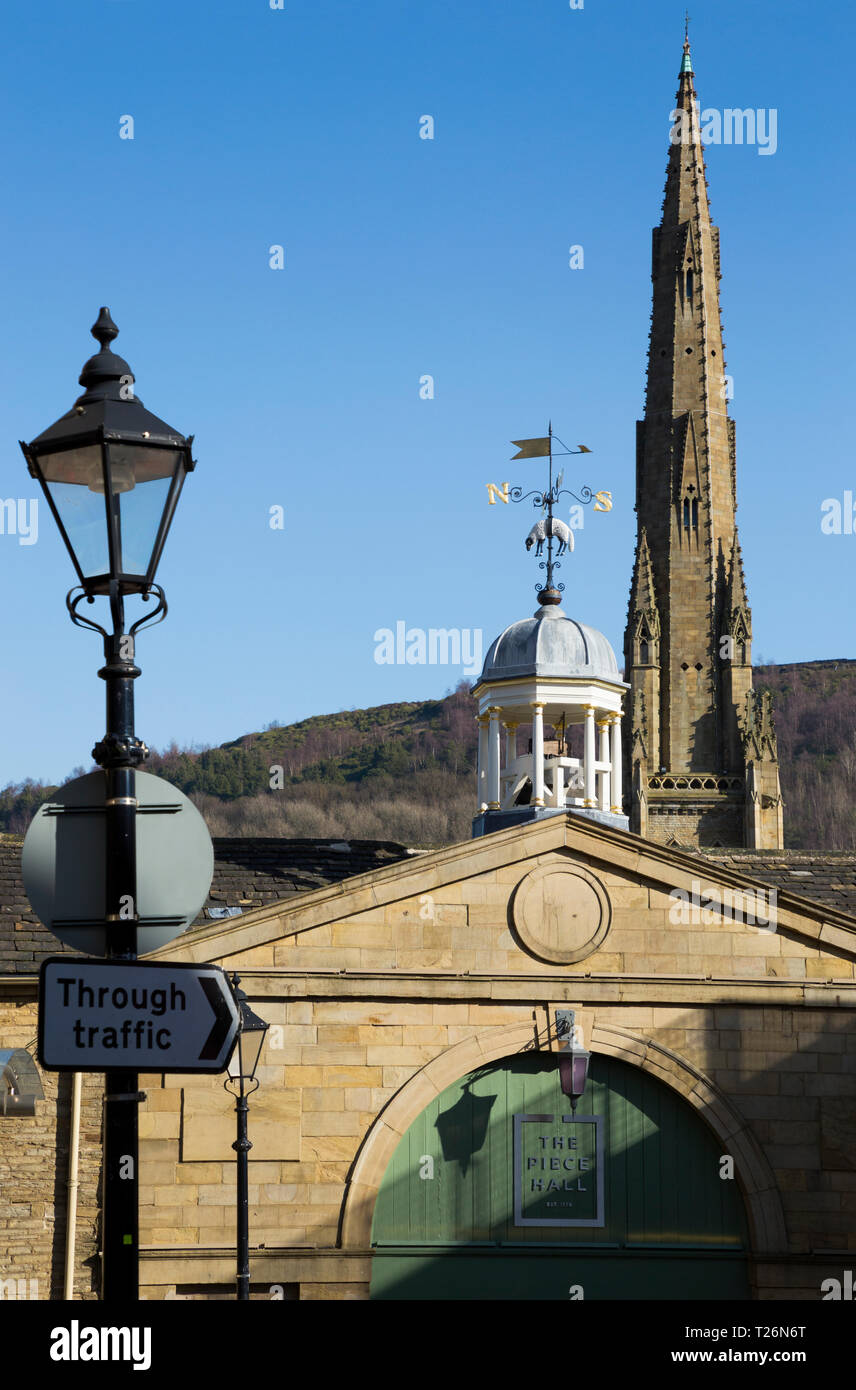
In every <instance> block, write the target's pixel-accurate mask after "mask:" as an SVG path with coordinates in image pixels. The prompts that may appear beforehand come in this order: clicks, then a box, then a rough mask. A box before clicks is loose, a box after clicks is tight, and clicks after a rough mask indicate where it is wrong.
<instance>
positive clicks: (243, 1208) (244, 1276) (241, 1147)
mask: <svg viewBox="0 0 856 1390" xmlns="http://www.w3.org/2000/svg"><path fill="white" fill-rule="evenodd" d="M249 1108H250V1107H249V1105H248V1103H247V1096H246V1093H245V1091H244V1088H243V1086H242V1087H241V1091H240V1094H239V1095H238V1096H237V1097H236V1099H235V1111H236V1114H237V1116H238V1137H237V1139H236V1140H235V1142H234V1144H233V1145H232V1148H233V1149H234V1150H235V1152H236V1154H237V1155H238V1162H237V1167H238V1194H237V1195H238V1211H237V1215H238V1229H237V1252H238V1273H237V1281H236V1283H237V1287H236V1295H235V1296H236V1298H237V1299H238V1301H239V1302H245V1301H248V1300H249V1297H250V1204H249V1166H250V1164H249V1152H250V1149H251V1148H252V1147H253V1146H252V1144H251V1143H250V1140H249V1139H248V1138H247V1112H248V1110H249Z"/></svg>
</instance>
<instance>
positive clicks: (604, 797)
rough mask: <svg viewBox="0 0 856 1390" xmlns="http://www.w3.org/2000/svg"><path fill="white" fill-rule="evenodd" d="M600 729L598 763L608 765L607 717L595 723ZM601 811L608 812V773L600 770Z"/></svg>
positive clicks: (599, 799) (604, 769)
mask: <svg viewBox="0 0 856 1390" xmlns="http://www.w3.org/2000/svg"><path fill="white" fill-rule="evenodd" d="M597 727H598V728H599V729H600V757H599V758H598V762H600V763H606V764H607V767H608V765H609V716H608V715H606V716H605V717H604V718H603V719H599V720H598V721H597ZM598 801H599V804H600V809H601V811H608V810H609V805H610V802H609V772H608V771H607V769H606V768H602V769H601V772H600V796H599V798H598Z"/></svg>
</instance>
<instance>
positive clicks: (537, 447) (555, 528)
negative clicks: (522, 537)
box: [486, 421, 612, 590]
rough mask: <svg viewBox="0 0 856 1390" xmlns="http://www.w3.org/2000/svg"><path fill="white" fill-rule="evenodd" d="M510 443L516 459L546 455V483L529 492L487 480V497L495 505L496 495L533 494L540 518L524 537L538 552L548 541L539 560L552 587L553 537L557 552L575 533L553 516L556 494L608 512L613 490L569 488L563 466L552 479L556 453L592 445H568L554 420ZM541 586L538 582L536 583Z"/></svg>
mask: <svg viewBox="0 0 856 1390" xmlns="http://www.w3.org/2000/svg"><path fill="white" fill-rule="evenodd" d="M554 441H555V442H556V443H557V444H559V445H560V446H561V448H560V450H558V451H556V450H554V447H553V443H554ZM511 442H512V444H514V445H515V446H516V448H517V453H516V454H514V455H513V460H512V461H514V460H516V459H532V458H546V459H549V478H548V484H547V487H546V488H544V489H542V490H540V491H539V490H538V489H535V490H533V491H531V492H526V493H524V491H523V488H522V487H512V486H511V484H510V483H507V482H505V483H503V484H502V486H501V487H499V486H497V484H496V483H487V484H486V486H487V500H488V502H489V504H490V505H491V506H494V505H495V503H496V500H497V498H499V500H500V501H501V502H505V503H508V502H523V501H525V500H526V499H527V498H529V497H531V498H532V505H533V506H534V507H540V509H541V520H540V521H538V522H536V523H535V525H534V526H533V528H532V530H531V531H530V533H529V535H528V536H527V538H526V549H527V550H531V549H532V546H533V545H535V546H536V550H535V554H536V556H540V555H541V553H542V550H543V546H544V541H545V540H546V542H547V559H546V560H542V561H541V568H542V569H546V571H547V585H546V587H547V588H548V589H552V588H553V570H554V569H558V568H559V561H558V559H554V558H553V541H554V540H556V541H558V546H559V548H558V552H557V553H558V555H561V554H562V553H563V552H564V551H565V550H569V551H570V550H573V548H574V537H573V533H572V531H571V528H570V527H569V526H568V525H567V524H566V523H565V522H564V521H561V520H560V519H559V518H558V517H555V518H554V516H553V508H554V507H555V506H557V505H558V502H559V498H560V497H562V496H568V497H572V498H573V499H574V502H575V503H576V504H577V506H584V505H586V504H587V503H589V502H592V501H593V502H594V510H595V511H596V512H609V511H611V510H612V493H611V492H607V491H605V490H601V491H600V492H593V491H592V489H591V488H590V487H587V486H586V487H582V488H580V491H579V493H576V492H572V491H571V490H570V488H563V487H562V483H563V482H564V478H565V473H564V469H563V470H562V471H561V472H560V473H559V476H558V477H557V479H556V481H555V483H554V482H553V457H554V453H558V457H560V458H561V457H564V456H567V455H571V454H590V453H591V449H589V448H588V446H587V445H586V444H579V445H578V446H577V448H576V449H569V448H568V446H567V444H565V443H564V442H563V441H562V440H561V439H559V437H558V435H556V434H554V433H553V423H552V421H550V422H549V424H548V426H547V433H546V435H542V436H539V437H538V438H536V439H513V440H512V441H511ZM558 587H559V589H564V587H565V586H564V584H560V585H559V586H558ZM536 588H538V589H539V590H540V588H541V585H540V584H539V585H536Z"/></svg>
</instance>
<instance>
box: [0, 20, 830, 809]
mask: <svg viewBox="0 0 856 1390" xmlns="http://www.w3.org/2000/svg"><path fill="white" fill-rule="evenodd" d="M691 11H692V16H693V17H692V23H691V39H692V45H693V58H694V67H695V72H696V85H697V89H698V93H699V97H700V101H701V105H702V107H718V108H722V107H727V106H731V107H741V108H746V107H752V108H754V109H764V110H765V111H766V110H769V109H771V108H775V110H776V111H777V125H778V128H777V149H776V152H775V154H774V155H771V156H767V157H764V156H762V155H760V154H759V151H758V147H757V146H749V145H743V146H738V145H719V146H710V147H709V148H708V149H707V151H706V159H707V172H708V180H709V185H710V196H711V205H712V212H713V217H714V220H715V221H716V223H717V224H718V225H719V227H720V229H721V238H722V269H723V280H722V285H721V291H722V304H723V318H724V329H725V338H726V355H727V363H728V371H729V373H730V374H731V375H732V376H733V379H734V399H733V401H732V404H731V412H732V414H733V416H734V418H735V419H736V421H737V448H738V454H737V459H738V497H739V503H740V510H739V517H738V520H739V524H740V530H741V539H742V544H743V551H744V558H745V566H746V574H747V582H748V586H749V597H750V602H751V604H752V609H753V622H754V633H755V658H756V660H757V659H758V657H759V656H761V657H765V658H767V659H774V660H777V661H780V662H785V661H804V660H814V659H820V658H824V657H842V656H854V655H856V650H854V647H856V643H854V618H853V604H852V599H851V594H852V575H853V568H854V563H856V535H847V534H842V535H826V534H823V533H822V532H821V527H820V522H821V517H822V513H821V504H822V502H823V501H824V500H825V499H827V498H830V497H837V498H840V499H843V496H844V492H845V490H851V491H856V463H854V457H853V446H852V442H851V438H850V429H849V424H850V419H849V405H850V397H851V391H852V385H851V383H852V379H853V332H852V323H851V316H852V310H853V302H854V292H853V261H852V254H851V244H850V243H851V239H852V221H853V193H852V178H851V177H850V160H851V141H852V120H851V110H850V106H851V98H850V95H849V82H848V81H847V80H846V78H845V75H844V74H842V72H841V71H840V70H837V69H836V66H835V64H836V61H837V60H838V59H839V58H841V59H842V62H843V60H844V58H845V56H846V54H847V53H849V52H850V51H852V48H853V41H854V28H855V27H856V26H855V25H854V20H853V15H852V11H851V10H850V8H849V7H848V6H847V5H845V4H843V3H838V0H832V3H830V4H828V5H826V6H824V8H823V10H822V11H821V12H818V11H816V10H813V9H812V8H811V7H810V6H807V5H805V4H802V3H799V4H797V3H782V0H776V2H775V3H773V0H755V3H753V4H752V5H751V6H746V5H745V4H744V3H741V0H717V4H716V5H713V4H711V3H706V4H704V5H694V6H692V7H691ZM4 29H5V43H6V47H7V55H8V57H9V58H10V60H11V61H10V62H8V63H7V66H6V74H5V80H4V83H3V84H2V91H0V102H2V106H3V108H4V109H3V112H2V116H3V122H4V127H5V130H6V140H5V142H4V144H5V148H4V154H5V159H4V179H5V184H6V190H7V196H6V200H5V201H6V211H5V214H4V217H3V220H2V225H1V226H0V238H2V245H0V253H2V264H3V266H4V267H5V275H4V277H3V281H4V283H3V290H4V294H3V299H4V305H5V325H4V332H3V334H2V342H0V354H2V357H0V368H2V373H3V380H4V384H5V388H6V389H5V390H4V392H3V393H2V404H1V405H0V421H1V422H2V432H0V439H2V443H0V469H2V474H1V475H0V476H2V482H0V497H2V498H11V497H14V498H19V497H20V498H29V497H33V496H35V490H34V485H33V484H32V483H31V481H30V479H29V477H28V475H27V473H26V468H25V465H24V462H23V459H22V457H21V455H20V451H19V449H18V445H17V440H18V439H19V438H25V439H31V438H33V437H34V436H35V435H36V434H38V433H39V432H40V431H41V430H42V429H44V428H45V427H46V426H47V425H48V424H49V423H51V422H52V421H53V420H55V419H56V418H57V417H58V416H60V415H61V414H62V413H63V412H64V411H65V410H67V409H68V408H69V406H70V405H71V404H72V402H73V400H74V399H75V397H76V396H77V395H78V394H79V390H80V388H79V387H78V386H77V376H78V374H79V372H80V369H81V367H82V365H83V362H84V361H85V359H86V358H87V357H88V356H89V354H90V350H94V345H93V343H92V339H91V338H90V337H89V332H88V330H89V326H90V324H91V323H92V322H93V321H94V319H95V317H96V314H97V312H98V308H99V307H100V305H102V304H107V305H109V307H110V309H111V312H112V314H113V316H114V318H115V320H116V322H117V323H118V325H119V328H120V330H121V332H120V337H119V339H118V342H117V344H116V348H117V351H119V352H120V353H121V354H122V355H123V356H124V357H126V358H127V360H128V361H129V362H130V364H131V366H132V368H133V370H134V372H135V375H136V380H137V391H138V394H139V396H140V397H141V399H142V400H143V401H144V403H145V405H146V406H147V407H148V408H149V409H151V410H153V411H154V412H155V413H156V414H158V415H160V416H161V417H162V418H164V419H166V420H167V421H168V422H169V423H170V424H172V425H173V426H175V427H176V428H178V429H180V430H182V431H183V432H185V433H191V432H192V433H194V434H195V436H196V445H195V455H196V457H197V459H198V467H197V470H196V472H195V473H194V474H193V475H192V476H191V477H190V479H189V480H188V483H187V486H186V488H185V492H184V496H183V499H182V503H181V506H180V509H179V512H178V515H177V518H176V521H175V524H174V526H173V529H172V532H171V535H170V538H169V540H168V542H167V548H166V551H165V554H164V559H163V562H162V565H161V569H160V572H159V576H158V577H159V579H160V581H161V582H162V583H163V585H164V587H165V589H166V592H167V597H168V600H169V604H170V613H169V617H168V618H167V621H166V622H165V623H164V624H163V625H161V626H160V627H158V628H156V629H154V630H152V632H151V633H150V634H148V635H146V634H143V635H142V636H141V638H140V641H139V643H138V649H137V656H138V661H139V664H140V665H141V667H142V670H143V675H142V677H141V679H140V680H139V681H138V682H137V691H136V694H137V731H138V733H139V734H140V736H141V737H143V738H145V739H146V741H147V742H149V743H150V744H152V745H154V746H157V747H163V746H164V745H166V744H168V743H169V742H170V741H171V740H172V739H175V740H177V741H178V742H179V743H180V744H190V743H219V742H222V741H225V740H227V739H231V738H235V737H238V736H239V735H240V734H242V733H245V732H248V731H250V730H254V729H258V728H261V727H262V726H263V725H264V724H266V723H268V722H269V721H271V720H273V719H277V720H280V721H281V722H287V723H290V722H292V721H294V720H297V719H301V718H305V717H307V716H309V715H311V714H320V713H326V712H330V711H335V710H339V709H346V708H351V707H354V706H356V707H360V706H365V705H374V704H384V703H388V702H391V701H397V700H414V699H423V698H430V697H434V696H439V695H442V694H443V693H444V692H445V691H446V690H448V689H450V688H451V687H453V686H454V685H455V684H456V682H457V681H458V680H459V679H460V677H461V671H460V668H457V669H455V668H452V667H448V666H439V665H435V666H430V665H427V666H419V665H410V666H409V665H379V664H378V663H377V662H376V661H375V651H376V642H375V640H374V634H375V632H376V630H378V629H380V628H384V627H388V628H394V627H395V624H396V622H397V621H403V622H405V623H406V625H407V626H408V627H409V628H424V629H428V628H431V627H435V628H439V627H443V628H457V629H470V630H473V629H478V630H481V631H482V632H483V634H484V642H485V645H487V643H489V642H490V641H491V640H492V638H493V637H494V636H495V635H496V633H497V632H498V631H499V630H501V628H502V627H504V626H505V625H506V624H507V623H508V622H511V621H513V620H514V619H516V618H518V617H523V616H526V615H527V614H528V613H530V612H531V611H533V610H534V607H535V595H534V587H533V586H534V584H535V582H536V581H537V580H539V579H540V578H542V576H541V574H540V572H539V571H538V569H537V563H536V561H535V560H534V559H533V558H532V557H531V556H529V555H527V553H526V551H525V549H524V546H523V538H524V536H525V535H526V533H527V531H528V529H529V526H530V525H531V521H532V519H533V517H532V516H531V515H530V513H529V511H528V508H524V507H503V506H495V507H488V505H487V492H486V488H485V484H486V483H487V482H497V483H499V482H501V481H503V480H504V479H506V478H509V479H511V480H512V481H515V482H516V481H520V482H523V483H527V484H529V485H532V486H535V485H537V483H538V482H540V480H541V475H540V471H539V470H540V465H538V464H536V463H532V462H530V463H526V464H523V463H518V464H515V465H513V466H512V465H510V464H509V463H508V460H509V459H510V456H511V453H512V452H513V450H512V449H511V447H510V446H509V443H508V441H509V440H511V439H513V438H522V437H526V436H530V435H536V434H541V433H543V432H544V429H545V427H546V424H547V420H548V418H550V417H552V420H553V425H554V428H555V430H556V431H557V433H558V434H559V436H560V437H561V438H562V439H564V440H566V441H567V442H568V443H571V444H576V443H578V442H584V443H586V444H587V445H588V446H589V447H590V448H591V449H592V451H593V452H592V454H591V455H590V456H589V457H586V458H585V459H584V460H583V463H584V467H581V468H580V471H579V473H577V474H576V475H574V474H573V473H572V472H571V471H570V470H569V472H568V481H569V482H571V481H572V480H573V477H574V476H576V477H577V478H578V479H579V481H581V482H586V483H589V484H590V485H591V486H592V487H594V488H609V489H610V490H611V491H612V493H613V495H614V499H615V506H614V509H613V510H612V511H611V512H610V513H608V514H607V515H598V516H595V515H593V514H592V513H590V512H589V513H587V514H586V518H585V526H584V528H583V530H582V531H580V532H578V533H577V546H576V551H575V553H574V555H573V557H570V558H569V559H568V561H567V563H566V564H565V566H564V569H563V571H562V574H561V577H562V578H563V579H564V580H565V582H566V584H567V593H566V597H565V602H564V605H563V606H564V608H565V611H567V612H568V613H570V614H572V615H573V616H575V617H579V618H580V619H582V620H583V621H585V622H588V623H591V624H593V625H595V626H597V627H600V628H601V629H602V630H603V631H604V632H605V633H606V634H607V636H608V637H609V638H610V640H611V641H612V643H613V645H614V646H615V647H616V649H617V650H619V651H620V649H621V644H622V637H623V629H624V622H625V616H626V607H627V596H628V589H629V582H630V571H631V565H632V557H633V544H634V534H635V533H634V520H635V518H634V513H633V493H634V462H635V461H634V447H635V445H634V437H635V421H636V419H637V418H638V417H639V416H640V415H641V412H642V408H643V396H644V378H645V350H646V344H647V331H648V314H649V310H650V291H651V286H650V232H651V228H652V226H654V225H655V224H656V222H657V221H658V220H659V215H660V211H659V210H660V200H661V197H662V190H663V183H664V177H665V167H666V158H667V153H668V130H669V112H670V111H671V110H672V107H673V104H674V94H675V91H676V88H677V74H678V67H679V63H680V56H681V41H682V37H683V8H682V7H681V6H680V5H672V4H665V3H662V2H661V0H658V3H655V4H650V5H645V6H640V5H638V4H636V3H631V0H609V3H606V0H584V5H583V7H582V8H581V9H571V8H570V5H569V4H568V3H567V2H566V0H536V2H535V3H533V0H493V2H492V3H489V0H458V3H446V2H445V0H434V2H433V3H430V4H423V3H414V0H364V2H363V3H359V4H355V3H353V0H284V8H283V9H282V10H281V11H279V10H272V9H271V8H270V3H269V0H206V3H205V4H204V5H197V4H189V3H183V4H176V3H175V0H81V3H80V4H78V5H75V6H69V5H68V4H67V3H65V0H62V2H60V0H41V2H40V4H39V5H38V6H27V7H25V6H24V5H22V4H18V5H17V6H15V7H14V10H13V11H12V12H10V14H9V15H8V16H7V19H6V23H5V25H4ZM126 115H131V116H133V118H134V139H133V140H123V139H120V137H119V129H120V118H121V117H123V116H126ZM424 115H431V116H432V117H433V119H434V122H435V129H434V139H433V140H424V139H420V138H419V129H420V125H419V122H420V117H422V116H424ZM277 244H279V245H282V246H283V247H284V250H285V268H284V269H283V270H273V269H271V268H270V266H269V248H270V247H271V246H273V245H277ZM571 245H582V246H583V248H584V268H583V269H578V270H572V269H570V267H569V265H568V260H569V256H568V248H569V246H571ZM426 374H430V375H431V376H432V377H433V378H434V384H435V385H434V390H435V394H434V398H433V399H431V400H423V399H420V395H419V384H420V378H421V377H423V376H424V375H426ZM572 463H573V465H574V467H577V466H579V463H580V461H579V460H573V461H572ZM277 505H280V506H282V507H283V508H284V518H285V524H284V527H283V529H282V530H272V529H271V527H270V524H269V519H270V509H271V507H273V506H277ZM39 527H40V529H39V535H38V540H37V542H36V543H35V544H31V545H22V544H20V537H18V536H16V535H9V534H3V535H0V583H2V591H3V594H4V603H3V643H2V661H3V685H2V688H3V713H4V719H3V728H4V730H5V736H4V739H3V742H2V746H0V785H2V784H3V783H6V782H9V781H16V780H20V779H22V778H24V777H25V776H33V777H36V778H44V779H51V780H62V779H64V778H65V777H66V776H68V774H69V773H70V771H71V769H72V768H73V767H74V766H75V765H77V764H88V755H89V750H90V748H91V746H92V744H93V742H94V741H95V740H96V739H97V738H98V737H100V735H101V734H102V733H103V719H104V714H103V686H102V683H101V682H100V681H99V680H98V679H97V677H96V674H95V673H96V671H97V668H98V666H99V665H100V660H101V651H100V643H99V639H97V638H96V637H95V636H94V635H89V634H85V633H83V632H80V631H78V630H77V629H75V628H73V627H72V626H71V624H70V623H69V621H68V618H67V616H66V613H65V607H64V597H65V593H66V590H67V589H68V588H70V587H71V584H72V582H73V577H74V576H73V572H72V569H71V565H70V562H69V560H68V558H67V556H66V554H65V552H64V550H63V549H62V547H61V543H60V541H59V538H58V536H57V535H56V532H55V528H54V526H53V522H52V521H51V518H50V516H49V514H48V513H47V509H46V507H45V506H44V505H43V506H42V507H41V509H40V516H39Z"/></svg>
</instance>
